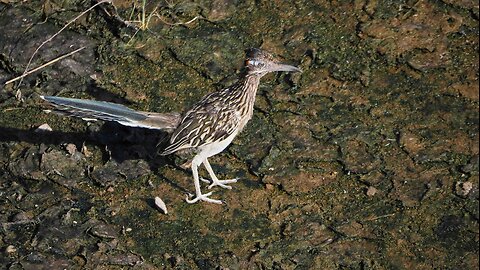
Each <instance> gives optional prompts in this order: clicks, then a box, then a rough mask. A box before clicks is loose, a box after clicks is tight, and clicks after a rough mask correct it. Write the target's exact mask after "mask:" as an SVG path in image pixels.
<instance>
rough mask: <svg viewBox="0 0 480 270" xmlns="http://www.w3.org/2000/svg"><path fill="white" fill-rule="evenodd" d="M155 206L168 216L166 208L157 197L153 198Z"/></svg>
mask: <svg viewBox="0 0 480 270" xmlns="http://www.w3.org/2000/svg"><path fill="white" fill-rule="evenodd" d="M155 205H156V206H157V207H158V208H159V209H160V210H162V211H163V213H164V214H165V215H166V214H168V211H167V206H166V205H165V203H164V202H163V201H162V199H160V198H159V197H155Z"/></svg>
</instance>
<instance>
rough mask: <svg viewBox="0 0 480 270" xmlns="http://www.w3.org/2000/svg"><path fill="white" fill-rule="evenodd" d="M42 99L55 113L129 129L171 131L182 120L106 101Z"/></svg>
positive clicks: (169, 115)
mask: <svg viewBox="0 0 480 270" xmlns="http://www.w3.org/2000/svg"><path fill="white" fill-rule="evenodd" d="M40 97H41V98H42V99H43V100H45V101H47V102H48V103H50V104H51V105H53V106H54V111H55V112H57V113H60V114H64V115H69V116H76V117H80V118H82V119H84V120H87V121H95V120H104V121H114V122H118V123H120V124H122V125H124V126H129V127H141V128H150V129H161V130H166V131H171V130H173V129H175V128H176V127H177V126H178V124H179V123H180V120H181V118H180V114H178V113H152V112H141V111H135V110H132V109H130V108H128V107H125V106H124V105H120V104H115V103H111V102H105V101H95V100H85V99H75V98H63V97H53V96H40Z"/></svg>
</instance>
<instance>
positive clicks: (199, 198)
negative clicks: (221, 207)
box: [186, 192, 222, 204]
mask: <svg viewBox="0 0 480 270" xmlns="http://www.w3.org/2000/svg"><path fill="white" fill-rule="evenodd" d="M212 193H213V192H208V193H206V194H200V195H197V197H195V198H193V199H191V200H190V199H189V198H188V197H189V196H188V195H187V198H186V201H187V203H196V202H198V201H205V202H210V203H216V204H222V201H220V200H215V199H210V198H208V196H210V195H212ZM190 197H191V195H190Z"/></svg>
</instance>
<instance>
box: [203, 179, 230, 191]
mask: <svg viewBox="0 0 480 270" xmlns="http://www.w3.org/2000/svg"><path fill="white" fill-rule="evenodd" d="M236 182H237V179H236V178H235V179H227V180H212V184H210V185H209V186H208V189H211V188H212V187H214V186H219V187H222V188H226V189H232V187H231V186H228V185H226V184H230V183H236Z"/></svg>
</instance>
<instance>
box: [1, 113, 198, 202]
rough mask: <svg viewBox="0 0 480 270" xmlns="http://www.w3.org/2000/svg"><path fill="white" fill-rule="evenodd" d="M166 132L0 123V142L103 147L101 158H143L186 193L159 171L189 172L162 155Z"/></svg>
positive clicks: (111, 126)
mask: <svg viewBox="0 0 480 270" xmlns="http://www.w3.org/2000/svg"><path fill="white" fill-rule="evenodd" d="M168 139H169V134H168V133H166V132H163V131H160V130H152V129H144V128H131V127H125V126H122V125H120V124H117V123H111V122H106V123H104V124H103V125H100V126H99V125H90V126H89V127H88V128H87V130H86V131H85V132H64V131H40V132H39V131H37V130H35V129H29V130H22V129H18V128H10V127H1V126H0V142H27V143H31V144H34V145H42V144H44V145H46V146H49V145H52V146H53V145H64V144H74V145H76V147H77V149H81V147H82V145H83V144H85V143H87V144H90V145H94V146H97V147H98V148H100V149H102V160H103V162H107V161H109V160H113V161H115V162H116V163H118V164H122V163H123V162H124V161H127V160H139V159H141V160H144V161H145V162H147V164H148V166H149V168H150V170H151V171H152V172H153V173H155V174H156V175H157V176H158V177H160V178H161V179H162V180H164V181H166V182H167V183H168V184H169V185H171V186H172V187H174V188H175V189H177V190H179V191H181V192H183V193H188V190H187V189H185V188H184V187H182V186H180V185H179V184H178V183H176V182H175V181H172V180H171V179H168V178H166V177H165V176H163V175H162V174H161V172H159V168H161V167H163V166H166V165H168V166H172V167H175V168H176V169H179V170H182V171H183V172H184V173H186V174H189V172H187V171H186V170H185V169H184V168H182V167H180V166H178V165H176V163H175V160H174V159H173V158H172V157H170V156H167V157H166V156H162V155H160V154H159V150H161V149H163V148H165V146H166V145H167V144H168Z"/></svg>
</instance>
